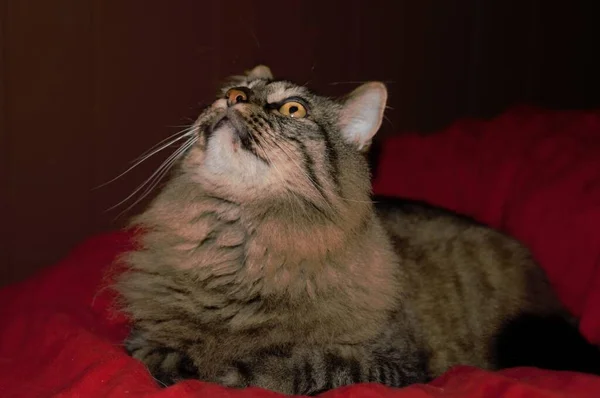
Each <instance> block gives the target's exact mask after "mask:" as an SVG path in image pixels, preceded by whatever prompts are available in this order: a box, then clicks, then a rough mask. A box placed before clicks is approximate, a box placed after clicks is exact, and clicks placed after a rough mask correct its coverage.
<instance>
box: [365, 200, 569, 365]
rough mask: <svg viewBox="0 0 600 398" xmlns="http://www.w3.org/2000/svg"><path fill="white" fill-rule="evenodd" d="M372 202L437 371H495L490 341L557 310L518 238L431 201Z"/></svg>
mask: <svg viewBox="0 0 600 398" xmlns="http://www.w3.org/2000/svg"><path fill="white" fill-rule="evenodd" d="M374 201H375V207H376V211H377V213H378V216H379V218H380V220H381V222H382V224H383V225H384V228H385V229H386V230H387V232H388V233H389V235H390V238H391V239H392V242H393V244H394V247H395V249H396V252H397V254H398V256H399V258H400V267H401V269H400V279H401V283H402V288H403V290H404V293H405V294H406V296H407V297H408V298H409V300H410V301H411V303H412V306H413V308H414V310H415V313H416V315H417V318H418V319H419V321H420V323H421V330H422V335H423V336H422V337H423V338H424V340H425V341H426V344H427V345H428V348H429V350H430V352H431V358H430V361H431V366H432V370H433V372H434V373H441V372H443V371H445V370H447V369H448V368H449V367H450V366H452V365H455V364H468V365H474V366H479V367H483V368H494V367H495V366H494V364H493V358H492V352H491V349H492V347H491V342H492V341H493V337H494V336H495V334H496V333H497V331H498V330H499V329H500V328H501V327H502V325H503V324H504V323H505V322H506V321H507V320H510V319H513V318H515V317H516V316H518V315H519V314H520V313H523V312H534V313H539V312H545V311H554V310H556V309H557V308H558V307H559V304H558V301H557V300H556V298H555V296H554V294H553V293H552V291H551V288H550V285H549V283H548V281H547V278H546V276H545V274H544V273H543V271H542V270H541V269H540V268H539V267H538V266H537V264H536V263H535V262H534V260H533V259H532V256H531V254H530V252H529V250H528V249H527V248H525V247H524V246H523V245H522V244H520V243H519V242H518V241H516V240H515V239H513V238H511V237H509V236H507V235H505V234H503V233H501V232H499V231H496V230H494V229H492V228H489V227H487V226H485V225H484V224H482V223H479V222H477V221H475V220H474V219H471V218H469V217H467V216H464V215H460V214H455V213H453V212H451V211H449V210H446V209H442V208H439V207H435V206H432V205H430V204H428V203H425V202H420V201H415V200H409V199H401V198H389V197H376V198H374Z"/></svg>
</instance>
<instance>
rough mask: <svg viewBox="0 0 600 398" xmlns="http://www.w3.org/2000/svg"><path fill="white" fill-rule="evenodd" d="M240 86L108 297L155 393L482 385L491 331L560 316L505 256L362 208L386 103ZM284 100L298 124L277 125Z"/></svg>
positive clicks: (435, 226)
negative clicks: (478, 379) (515, 321)
mask: <svg viewBox="0 0 600 398" xmlns="http://www.w3.org/2000/svg"><path fill="white" fill-rule="evenodd" d="M267 71H268V69H267ZM234 85H235V86H238V87H242V88H244V92H245V93H247V94H248V100H247V101H245V102H243V103H236V104H235V105H232V104H228V103H227V101H226V100H225V99H224V98H223V95H224V93H225V92H226V91H227V89H228V88H229V87H226V88H225V89H224V91H223V93H222V94H220V96H219V98H218V99H217V100H216V101H215V103H214V104H213V105H212V106H211V107H209V108H208V109H206V110H205V112H203V113H202V115H201V116H200V117H199V118H198V120H197V122H196V125H197V127H198V131H199V135H198V140H197V143H196V145H195V146H194V147H192V148H191V149H190V150H189V151H188V152H187V153H186V156H185V158H184V159H183V160H182V161H181V163H180V164H179V168H178V170H177V172H176V173H175V175H174V176H173V177H172V178H171V179H170V181H169V182H168V184H167V185H166V186H165V188H164V189H163V190H162V191H161V192H160V194H159V195H158V196H157V197H156V199H155V200H154V201H153V203H152V204H151V205H150V207H149V208H148V209H147V210H146V211H145V212H144V213H142V214H141V215H139V216H138V217H136V218H135V219H134V222H133V224H134V225H135V226H137V227H140V228H141V229H143V231H144V233H143V234H141V236H140V239H139V242H138V246H137V248H136V250H134V251H132V252H130V253H128V254H127V255H126V256H125V257H124V262H125V263H126V264H127V265H128V270H127V272H125V273H124V274H123V275H122V276H121V278H120V279H119V281H118V283H117V286H116V288H117V289H118V291H119V292H120V294H121V296H122V298H123V310H124V311H125V312H126V313H127V314H128V315H129V316H130V318H131V320H132V322H133V324H134V329H133V330H132V333H131V335H130V337H129V339H128V340H127V342H126V346H127V349H128V351H129V352H130V354H131V355H132V356H134V357H135V358H138V359H139V360H141V361H142V362H144V363H145V364H146V366H148V368H149V370H150V372H151V373H152V374H153V376H154V377H155V378H156V379H157V380H159V381H160V382H161V383H163V384H166V385H168V384H172V383H174V382H177V381H178V380H181V379H184V378H198V379H201V380H205V381H212V382H217V383H221V384H224V385H228V386H232V387H244V386H249V385H254V386H261V387H264V388H268V389H272V390H275V391H280V392H284V393H295V394H316V393H318V392H321V391H325V390H328V389H331V388H335V387H338V386H341V385H346V384H352V383H357V382H380V383H383V384H386V385H390V386H395V387H401V386H405V385H408V384H412V383H418V382H425V381H427V380H429V379H430V378H431V377H435V376H437V375H439V374H440V373H442V372H443V371H445V370H446V369H448V368H449V367H450V366H452V365H455V364H459V363H461V364H470V365H475V366H480V367H483V368H494V367H496V366H497V363H495V362H494V358H495V357H494V355H493V354H494V352H493V342H494V341H495V340H494V338H495V333H496V332H497V331H498V330H499V329H500V328H501V327H502V325H503V322H505V321H506V320H508V319H511V318H514V317H516V316H517V315H518V314H519V313H520V312H522V311H529V312H531V313H536V314H538V313H539V314H554V313H559V314H562V309H561V308H560V306H559V305H558V302H557V301H556V299H555V297H554V295H553V294H552V292H551V290H550V287H549V285H548V283H547V281H546V279H545V277H544V275H543V273H542V272H541V271H540V270H539V268H538V267H537V266H536V265H535V264H534V262H533V261H532V260H531V258H530V256H529V254H528V252H527V250H526V249H524V248H523V247H522V246H521V245H519V244H518V243H517V242H515V241H514V240H512V239H510V238H508V237H506V236H504V235H501V234H499V233H497V232H495V231H492V230H490V229H487V228H485V227H484V226H481V225H479V224H477V223H474V222H472V221H470V220H466V219H464V218H461V217H457V216H454V215H451V214H448V213H446V212H443V211H441V210H439V209H432V208H429V207H427V206H423V205H421V204H414V203H408V204H407V203H404V202H403V203H397V202H389V201H387V202H385V201H384V202H381V203H378V204H377V206H374V204H373V201H372V200H371V196H370V181H369V170H368V167H367V164H366V161H365V158H364V154H363V153H362V151H361V149H363V148H366V147H368V146H369V143H370V139H371V137H372V135H373V134H374V133H375V131H376V130H377V129H378V128H379V125H380V123H381V116H382V112H383V106H384V104H385V97H386V95H385V90H384V89H383V86H382V85H380V84H367V85H365V86H362V87H361V88H359V89H357V90H356V91H355V92H353V93H352V94H350V95H349V96H348V97H347V98H346V99H343V100H339V101H334V100H331V99H327V98H324V97H319V96H316V95H314V94H313V93H311V92H309V91H308V90H307V89H305V88H304V87H301V86H297V85H294V84H292V83H290V82H286V81H277V80H273V79H272V78H270V77H269V74H268V73H266V71H265V69H264V67H261V68H260V69H259V70H254V71H252V72H250V73H249V74H248V75H246V76H244V77H237V78H236V79H235V83H234ZM289 97H293V98H300V99H299V100H301V101H304V102H305V103H306V104H307V106H308V108H309V109H308V116H307V117H306V118H303V119H295V118H290V117H285V116H284V115H282V114H280V113H278V111H277V109H278V107H279V105H280V104H281V103H283V102H285V100H286V98H289ZM561 316H562V315H561Z"/></svg>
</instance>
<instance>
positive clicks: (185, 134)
mask: <svg viewBox="0 0 600 398" xmlns="http://www.w3.org/2000/svg"><path fill="white" fill-rule="evenodd" d="M196 130H197V126H192V127H190V128H188V129H185V130H183V131H180V132H178V133H175V134H173V135H172V136H170V137H168V138H166V139H164V140H162V141H161V142H159V143H158V144H156V145H155V146H154V147H153V148H151V149H149V150H148V151H146V152H145V153H144V154H142V155H141V156H140V157H138V158H137V159H136V160H134V162H135V163H134V164H133V165H131V166H130V167H129V168H128V169H127V170H125V171H124V172H122V173H121V174H119V175H118V176H116V177H114V178H112V179H110V180H109V181H107V182H105V183H102V184H100V185H98V186H97V187H95V188H93V190H96V189H99V188H102V187H104V186H106V185H108V184H111V183H113V182H115V181H116V180H118V179H119V178H121V177H123V176H124V175H125V174H127V173H129V172H130V171H131V170H133V169H135V168H136V167H138V166H139V165H140V164H142V163H143V162H145V161H146V160H148V159H149V158H151V157H152V156H154V155H156V154H157V153H159V152H160V151H162V150H164V149H166V148H168V147H169V146H171V145H173V144H175V143H176V142H177V141H180V140H182V139H184V138H187V137H189V136H191V135H193V134H195V133H196ZM177 135H179V137H176V138H173V137H175V136H177ZM167 140H170V141H169V142H167V143H166V144H164V145H162V146H160V147H159V148H156V147H157V146H158V145H161V144H162V143H164V142H165V141H167ZM154 148H156V149H154Z"/></svg>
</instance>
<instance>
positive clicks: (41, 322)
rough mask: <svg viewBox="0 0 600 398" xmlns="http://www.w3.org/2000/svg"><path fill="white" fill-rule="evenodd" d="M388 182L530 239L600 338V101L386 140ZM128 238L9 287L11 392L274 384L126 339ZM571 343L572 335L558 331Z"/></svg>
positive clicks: (517, 381)
mask: <svg viewBox="0 0 600 398" xmlns="http://www.w3.org/2000/svg"><path fill="white" fill-rule="evenodd" d="M374 187H375V190H376V192H378V193H381V194H392V195H402V196H407V197H411V198H415V199H424V200H427V201H429V202H432V203H435V204H438V205H442V206H445V207H448V208H451V209H454V210H457V211H459V212H462V213H466V214H469V215H472V216H474V217H476V218H478V219H480V220H482V221H484V222H487V223H489V224H491V225H493V226H496V227H498V228H501V229H504V230H506V231H508V232H509V233H511V234H513V235H515V236H516V237H518V238H519V239H521V240H522V241H524V242H525V243H526V244H527V245H528V246H529V247H531V249H532V250H533V252H534V254H535V256H536V257H537V258H538V260H539V261H540V262H541V264H542V265H543V267H544V268H545V269H546V270H547V272H548V274H549V276H550V278H551V280H552V282H553V284H554V285H555V287H556V289H557V291H558V293H559V295H560V297H561V298H562V299H563V300H564V302H565V304H566V305H567V306H568V308H569V309H570V310H572V311H573V312H574V313H575V314H576V315H578V316H579V317H581V329H582V331H583V332H584V334H585V335H586V336H587V337H588V338H589V339H590V340H592V341H594V342H596V343H600V227H599V226H600V112H542V111H539V110H533V109H528V108H527V109H526V108H521V109H514V110H512V111H510V112H508V113H506V114H504V115H503V116H501V117H498V118H496V119H494V120H492V121H461V122H459V123H456V124H454V125H453V126H451V127H450V128H448V129H447V130H446V131H443V132H441V133H439V134H435V135H431V136H427V137H422V136H418V135H413V134H405V135H402V136H400V137H397V138H393V139H390V140H388V141H387V142H386V143H385V144H384V148H383V154H382V158H381V163H380V168H379V173H378V176H377V178H376V180H375V182H374ZM128 245H129V236H128V235H127V234H125V233H112V234H107V235H102V236H98V237H94V238H92V239H90V240H88V241H87V242H85V243H84V244H82V245H81V246H79V247H78V248H76V249H75V250H74V251H73V252H72V253H71V254H70V255H69V256H68V257H67V258H66V259H64V260H63V261H62V262H61V263H60V264H58V265H56V266H54V267H51V268H49V269H47V270H45V271H44V272H42V273H40V274H38V275H37V276H36V277H34V278H32V279H30V280H28V281H26V282H24V283H21V284H17V285H14V286H11V287H8V288H5V289H3V290H2V291H0V308H1V309H0V312H1V314H0V397H2V398H5V397H86V398H95V397H105V396H114V397H141V396H144V397H150V396H156V397H158V398H167V397H175V396H177V397H192V396H210V397H238V398H242V397H256V396H267V397H269V396H270V397H275V396H278V394H275V393H270V392H265V391H262V390H260V389H247V390H228V389H225V388H222V387H219V386H216V385H212V384H208V383H202V382H199V381H186V382H184V383H180V384H178V385H175V386H173V387H171V388H168V389H160V388H158V387H157V386H156V384H155V382H154V380H153V379H152V378H151V377H150V375H149V374H148V373H147V372H146V371H145V369H144V367H143V366H142V365H141V364H140V363H138V362H137V361H135V360H133V359H131V358H129V357H128V356H127V355H126V354H125V352H124V350H123V348H122V346H121V341H122V339H123V338H124V337H125V336H126V334H127V330H128V325H127V322H126V320H125V319H123V318H122V317H121V316H120V315H118V314H115V313H114V311H112V310H111V302H112V298H113V296H112V294H111V293H110V291H109V290H108V289H106V288H104V286H105V285H106V281H105V279H104V277H103V275H104V274H105V272H106V270H107V269H108V266H109V265H110V264H111V262H112V261H113V259H114V258H115V256H116V255H117V254H118V253H120V252H122V251H123V250H125V249H126V248H127V247H128ZM557 344H560V342H557ZM324 396H325V397H330V398H331V397H342V396H343V397H350V396H354V397H357V396H361V397H398V398H416V397H473V398H475V397H490V396H497V397H510V398H516V397H522V396H527V397H598V396H600V377H595V376H589V375H583V374H577V373H570V372H549V371H543V370H538V369H531V368H519V369H510V370H505V371H502V372H496V373H492V372H485V371H481V370H477V369H474V368H469V367H457V368H455V369H452V370H451V371H449V372H448V373H446V374H445V375H444V376H442V377H441V378H439V379H437V380H435V381H434V382H432V383H431V384H429V385H414V386H411V387H408V388H405V389H401V390H394V389H390V388H385V387H382V386H379V385H357V386H349V387H345V388H341V389H338V390H335V391H330V392H328V393H325V394H324Z"/></svg>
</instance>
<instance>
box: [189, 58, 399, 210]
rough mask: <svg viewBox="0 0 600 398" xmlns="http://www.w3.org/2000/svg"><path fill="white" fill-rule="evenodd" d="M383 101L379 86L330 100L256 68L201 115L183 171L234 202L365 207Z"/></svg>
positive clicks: (234, 82)
mask: <svg viewBox="0 0 600 398" xmlns="http://www.w3.org/2000/svg"><path fill="white" fill-rule="evenodd" d="M386 100H387V90H386V88H385V86H384V85H383V84H382V83H378V82H371V83H366V84H363V85H362V86H360V87H358V88H357V89H355V90H354V91H352V92H351V93H350V94H349V95H347V96H346V97H345V98H342V99H339V100H334V99H329V98H326V97H322V96H318V95H316V94H314V93H312V92H311V91H309V90H308V89H307V88H306V87H304V86H301V85H297V84H294V83H291V82H289V81H285V80H276V79H274V78H273V75H272V74H271V71H270V70H269V68H267V67H266V66H262V65H261V66H257V67H255V68H254V69H252V70H251V71H249V72H247V73H246V74H245V75H243V76H236V77H235V78H233V79H232V82H231V83H229V84H227V85H226V86H225V87H223V89H222V91H221V92H220V93H219V95H218V98H217V100H216V101H215V102H214V103H213V104H212V105H211V106H210V107H209V108H207V109H206V110H205V111H204V112H203V113H202V114H201V115H200V117H199V118H198V120H197V122H196V123H197V126H198V129H197V130H198V140H197V142H196V144H195V145H194V147H193V148H192V149H191V150H190V151H189V153H188V155H187V156H186V158H185V160H184V162H183V170H184V172H185V173H186V174H187V175H188V176H189V177H190V178H192V179H193V180H194V181H195V182H197V183H199V184H202V186H203V188H204V189H205V190H207V191H209V192H210V193H212V194H214V195H218V196H220V197H224V198H227V199H230V200H232V201H236V202H248V201H260V200H269V201H273V200H296V201H300V202H302V201H304V202H307V203H310V204H311V205H313V206H317V207H319V208H327V207H328V206H331V205H332V204H333V205H336V204H337V203H340V202H344V201H345V202H348V201H352V200H355V201H361V200H362V201H364V200H368V199H369V194H370V181H369V170H368V167H367V164H366V160H365V156H364V153H363V152H364V151H365V150H366V148H368V147H369V145H370V143H371V140H372V138H373V136H374V135H375V133H376V132H377V130H378V129H379V127H380V126H381V121H382V117H383V112H384V109H385V104H386Z"/></svg>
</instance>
